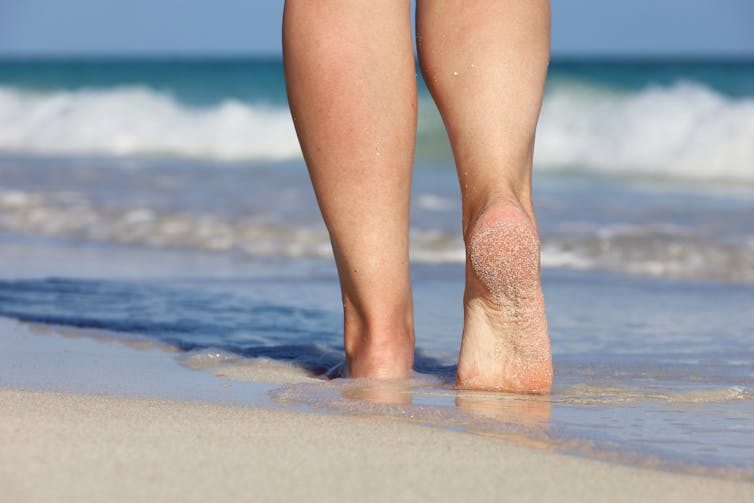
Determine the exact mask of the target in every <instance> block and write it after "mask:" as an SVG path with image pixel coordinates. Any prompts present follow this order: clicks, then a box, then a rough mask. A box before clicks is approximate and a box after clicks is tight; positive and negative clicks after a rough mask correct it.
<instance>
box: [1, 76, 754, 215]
mask: <svg viewBox="0 0 754 503" xmlns="http://www.w3.org/2000/svg"><path fill="white" fill-rule="evenodd" d="M753 137H754V98H749V97H743V98H732V97H728V96H725V95H723V94H720V93H718V92H716V91H714V90H712V89H710V88H707V87H705V86H703V85H701V84H698V83H694V82H678V83H676V84H673V85H669V86H663V87H660V86H655V87H646V88H643V89H641V90H638V91H630V92H623V91H615V90H609V89H605V88H601V87H598V86H594V85H587V84H574V83H566V82H554V83H552V85H551V86H550V89H549V90H548V92H547V94H546V96H545V101H544V105H543V108H542V114H541V120H540V124H539V128H538V131H537V141H536V147H535V163H536V166H537V169H542V170H546V171H569V170H580V171H590V172H596V173H603V174H628V175H639V176H651V177H658V176H660V177H669V178H681V179H694V180H721V181H726V180H728V181H732V180H737V181H746V182H754V163H753V161H752V159H754V142H752V141H751V138H753ZM1 151H5V152H14V153H24V154H35V155H81V154H96V155H107V156H131V155H167V156H178V157H189V158H203V159H215V160H256V159H265V160H270V159H271V160H284V159H300V158H301V151H300V148H299V145H298V142H297V139H296V134H295V131H294V128H293V124H292V121H291V119H290V114H289V112H288V109H287V108H286V107H285V106H279V105H278V106H269V105H264V104H260V103H248V102H242V101H238V100H225V101H222V102H220V103H216V104H214V105H207V106H202V107H199V106H192V105H189V104H186V103H182V102H180V101H178V100H176V99H175V98H174V97H173V96H172V95H170V94H168V93H166V92H162V91H160V90H155V89H152V88H149V87H144V86H122V87H114V88H106V89H81V90H75V91H72V90H57V91H53V92H47V93H41V92H32V91H29V90H26V89H23V88H17V87H10V86H0V152H1ZM417 153H418V156H419V157H420V158H421V157H427V158H437V157H447V156H449V155H450V150H449V148H448V145H447V135H446V133H445V130H444V128H443V126H442V120H441V118H440V116H439V114H438V113H437V110H436V108H435V107H434V105H433V104H432V102H431V100H430V99H429V98H428V97H423V98H421V99H420V103H419V130H418V143H417ZM424 203H425V205H426V206H427V207H428V208H430V209H435V210H438V209H444V207H445V206H446V204H445V203H444V202H438V201H432V200H426V201H424ZM438 203H439V204H438Z"/></svg>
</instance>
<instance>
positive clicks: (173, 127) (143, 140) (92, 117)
mask: <svg viewBox="0 0 754 503" xmlns="http://www.w3.org/2000/svg"><path fill="white" fill-rule="evenodd" d="M0 151H10V152H23V153H33V154H105V155H141V154H150V155H151V154H157V155H178V156H184V157H198V158H211V159H220V160H239V159H288V158H296V157H299V156H300V155H301V152H300V149H299V146H298V142H297V140H296V134H295V131H294V129H293V123H292V121H291V118H290V114H289V113H288V111H287V109H284V108H279V107H278V108H274V107H265V106H258V105H250V104H247V103H242V102H239V101H234V100H227V101H224V102H222V103H220V104H218V105H215V106H211V107H191V106H188V105H185V104H183V103H180V102H178V101H176V100H175V99H174V98H173V97H172V96H170V95H169V94H165V93H161V92H158V91H155V90H152V89H149V88H144V87H122V88H115V89H106V90H77V91H57V92H53V93H32V92H28V91H24V90H20V89H17V88H11V87H0Z"/></svg>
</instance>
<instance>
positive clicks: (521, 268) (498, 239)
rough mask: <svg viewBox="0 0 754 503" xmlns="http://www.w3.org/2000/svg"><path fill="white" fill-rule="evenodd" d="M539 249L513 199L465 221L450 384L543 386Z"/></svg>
mask: <svg viewBox="0 0 754 503" xmlns="http://www.w3.org/2000/svg"><path fill="white" fill-rule="evenodd" d="M539 250H540V246H539V238H538V237H537V230H536V226H535V224H534V222H533V221H532V219H531V218H530V217H529V215H527V213H526V212H525V211H524V210H523V209H522V208H520V207H519V206H517V205H515V204H510V203H506V204H498V205H493V206H490V207H488V208H487V209H486V210H485V211H484V212H483V213H482V214H481V215H480V216H479V218H477V220H476V221H475V222H474V223H473V224H472V225H471V227H470V229H469V231H468V233H467V237H466V255H467V259H466V262H467V264H466V290H465V293H464V328H463V339H462V342H461V352H460V355H459V360H458V374H457V379H456V385H457V387H459V388H462V389H474V390H491V391H493V390H494V391H508V392H514V393H536V394H546V393H549V392H550V388H551V386H552V356H551V353H550V339H549V337H548V334H547V318H546V316H545V305H544V298H543V296H542V289H541V285H540V280H539Z"/></svg>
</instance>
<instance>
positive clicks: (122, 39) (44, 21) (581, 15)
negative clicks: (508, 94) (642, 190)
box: [0, 0, 754, 57]
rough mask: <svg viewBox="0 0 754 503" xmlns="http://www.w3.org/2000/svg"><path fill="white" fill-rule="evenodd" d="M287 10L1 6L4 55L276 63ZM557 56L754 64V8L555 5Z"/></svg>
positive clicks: (159, 2) (36, 1)
mask: <svg viewBox="0 0 754 503" xmlns="http://www.w3.org/2000/svg"><path fill="white" fill-rule="evenodd" d="M282 6H283V1H282V0H212V1H210V0H128V1H125V0H0V55H23V54H133V53H138V54H144V53H146V54H196V53H202V54H208V53H209V54H272V55H276V54H280V14H281V11H282ZM552 7H553V41H552V48H553V55H554V56H564V55H633V56H653V55H654V56H658V55H668V54H670V55H687V56H695V55H717V54H723V55H739V56H740V55H744V56H750V57H751V56H754V0H631V1H624V2H616V1H611V0H552Z"/></svg>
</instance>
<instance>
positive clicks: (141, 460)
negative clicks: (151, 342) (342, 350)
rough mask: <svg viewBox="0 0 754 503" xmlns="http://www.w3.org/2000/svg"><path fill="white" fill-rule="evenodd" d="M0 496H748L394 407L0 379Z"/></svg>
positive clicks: (749, 490) (750, 492) (752, 493)
mask: <svg viewBox="0 0 754 503" xmlns="http://www.w3.org/2000/svg"><path fill="white" fill-rule="evenodd" d="M0 445H1V446H2V451H0V452H2V454H0V487H2V500H3V501H8V502H11V501H13V502H24V501H113V502H117V501H182V502H183V501H229V500H232V501H338V500H346V499H348V500H353V501H359V502H362V501H493V500H494V501H501V500H503V501H506V500H507V501H516V502H525V501H537V502H543V501H558V502H568V501H580V502H581V501H600V502H602V501H632V502H633V501H679V502H694V501H726V502H727V501H742V502H743V501H747V502H750V501H754V484H751V483H744V482H733V481H724V480H718V479H714V478H708V477H698V476H692V475H685V474H676V473H668V472H661V471H655V470H649V469H642V468H635V467H630V466H623V465H617V464H612V463H607V462H602V461H594V460H590V459H585V458H579V457H574V456H567V455H562V454H557V453H553V452H548V451H545V450H537V449H529V448H526V447H518V446H513V445H510V444H508V443H506V442H504V441H501V440H497V439H490V438H484V437H480V436H475V435H471V434H465V433H460V432H458V433H457V432H452V431H446V430H439V429H433V428H428V427H423V426H420V425H415V424H406V423H402V422H399V421H394V420H389V419H380V418H364V417H344V416H337V415H319V414H307V413H296V412H288V411H279V410H265V409H261V408H252V407H244V406H235V405H220V404H208V403H202V402H188V401H184V402H181V401H167V400H159V399H147V398H133V397H103V396H90V395H80V394H68V393H55V392H39V391H19V390H13V389H5V390H0Z"/></svg>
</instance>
